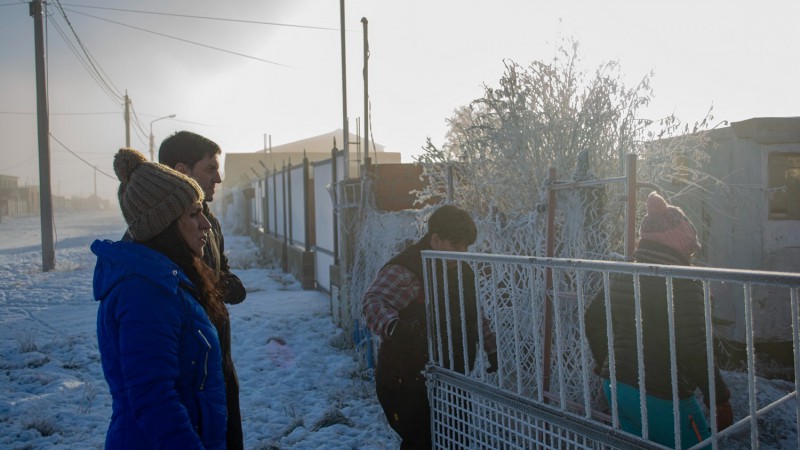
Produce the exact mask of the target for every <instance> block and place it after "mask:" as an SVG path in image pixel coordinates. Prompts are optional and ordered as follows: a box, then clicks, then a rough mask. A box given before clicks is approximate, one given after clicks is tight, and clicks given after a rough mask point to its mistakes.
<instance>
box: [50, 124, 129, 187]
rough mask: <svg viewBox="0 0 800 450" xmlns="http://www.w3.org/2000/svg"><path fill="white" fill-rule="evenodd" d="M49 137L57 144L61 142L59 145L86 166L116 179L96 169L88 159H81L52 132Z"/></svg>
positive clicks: (113, 177)
mask: <svg viewBox="0 0 800 450" xmlns="http://www.w3.org/2000/svg"><path fill="white" fill-rule="evenodd" d="M50 137H51V138H53V140H54V141H56V142H58V143H59V144H61V146H62V147H64V149H66V150H67V151H68V152H70V153H72V154H73V155H74V156H75V157H76V158H78V159H80V160H81V161H82V162H83V163H84V164H86V165H87V166H89V167H91V168H92V169H94V170H96V171H98V172H100V173H102V174H103V175H105V176H107V177H108V178H111V179H112V180H115V181H116V179H117V177H115V176H112V175H109V174H107V173H105V172H103V171H102V170H100V169H98V168H97V166H95V165H94V164H92V163H90V162H89V161H87V160H85V159H83V158H82V157H81V156H80V155H78V154H77V153H75V152H73V151H72V150H70V148H69V147H67V146H66V145H64V143H63V142H61V141H59V140H58V139H57V138H56V137H55V136H53V133H50Z"/></svg>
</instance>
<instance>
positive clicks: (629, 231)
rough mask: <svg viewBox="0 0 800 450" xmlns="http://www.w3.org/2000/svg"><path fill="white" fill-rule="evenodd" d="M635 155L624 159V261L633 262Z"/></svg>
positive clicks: (634, 240) (634, 241) (634, 237)
mask: <svg viewBox="0 0 800 450" xmlns="http://www.w3.org/2000/svg"><path fill="white" fill-rule="evenodd" d="M636 187H637V186H636V155H635V154H634V153H629V154H628V156H627V157H626V159H625V196H626V203H625V261H633V251H634V247H635V245H636Z"/></svg>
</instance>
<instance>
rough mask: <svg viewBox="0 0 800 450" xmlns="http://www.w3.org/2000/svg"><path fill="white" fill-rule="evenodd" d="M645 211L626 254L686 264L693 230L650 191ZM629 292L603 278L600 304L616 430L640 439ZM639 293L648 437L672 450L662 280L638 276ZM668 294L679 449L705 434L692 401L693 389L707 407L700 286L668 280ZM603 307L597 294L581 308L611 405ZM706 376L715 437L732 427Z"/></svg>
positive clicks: (719, 387) (619, 280)
mask: <svg viewBox="0 0 800 450" xmlns="http://www.w3.org/2000/svg"><path fill="white" fill-rule="evenodd" d="M646 210H647V214H646V215H645V216H644V218H643V219H642V223H641V226H640V228H639V242H638V243H637V246H636V250H635V253H634V258H635V260H636V262H640V263H647V264H666V265H685V266H688V265H691V259H692V258H693V256H694V255H695V253H697V251H698V250H700V243H699V242H698V240H697V231H696V230H695V227H694V225H692V223H691V222H690V221H689V219H688V218H687V217H686V215H685V214H684V213H683V211H682V210H681V209H680V208H679V207H677V206H674V205H670V204H669V203H667V202H666V200H664V198H663V197H662V196H660V195H659V194H658V193H656V192H652V193H651V194H650V195H649V196H648V197H647V205H646ZM634 289H635V288H634V282H633V278H632V276H631V275H626V274H612V275H611V290H610V292H611V296H610V298H609V299H608V301H610V302H611V322H612V323H611V325H612V330H613V331H612V332H613V334H614V336H613V337H614V356H615V367H616V381H617V406H618V408H619V419H620V426H621V427H622V429H623V430H624V431H627V432H629V433H632V434H636V435H638V436H642V434H643V433H642V431H643V430H642V429H643V425H642V412H641V410H640V401H639V372H638V367H639V361H638V352H637V348H636V342H637V338H636V320H635V319H636V311H635V302H634V292H635V290H634ZM639 291H640V294H641V308H642V311H641V314H642V316H641V318H642V334H643V336H642V339H643V345H644V351H643V354H644V361H643V364H644V369H645V371H644V374H645V376H644V379H645V391H646V393H647V429H648V437H649V439H650V440H652V441H655V442H658V443H660V444H663V445H666V446H668V447H671V448H674V447H675V433H674V430H675V427H674V414H673V405H672V380H671V373H672V367H671V364H670V352H669V348H670V335H669V331H668V329H669V328H668V327H669V323H668V317H667V294H668V293H667V283H666V282H665V280H664V278H663V277H652V276H643V277H641V279H640V290H639ZM672 295H673V302H674V313H675V315H674V319H675V321H674V323H675V344H676V356H677V371H678V374H677V375H678V393H677V394H678V395H677V396H678V410H679V414H678V417H679V420H680V432H681V438H680V439H681V447H682V448H689V447H691V446H693V445H694V444H697V443H698V442H700V441H702V440H704V439H706V438H708V437H709V436H710V435H711V432H710V429H709V425H708V422H707V421H706V418H705V416H704V414H703V411H702V409H701V407H700V405H699V403H698V402H697V400H696V399H695V396H694V391H695V389H697V388H699V389H700V391H701V392H702V393H703V398H704V402H705V403H706V405H707V406H710V400H709V399H710V389H709V382H708V370H709V368H708V363H707V361H708V358H707V351H708V349H707V348H706V327H705V309H704V292H703V285H702V283H701V282H700V281H697V280H689V279H681V278H676V279H674V280H673V281H672ZM605 302H606V298H605V294H604V292H603V291H602V290H601V292H600V293H599V294H598V295H597V296H595V297H594V298H593V299H592V301H591V302H590V304H589V307H588V308H587V309H586V313H585V317H586V337H587V339H588V341H589V346H590V348H591V351H592V355H593V356H594V360H595V363H596V368H595V372H596V373H597V374H598V375H600V376H601V377H603V388H604V389H603V391H604V393H605V395H606V398H607V399H608V402H609V404H611V401H612V399H611V384H610V383H611V380H610V375H609V373H610V372H609V358H608V350H609V348H608V336H607V334H606V329H607V328H606V309H605ZM712 370H713V374H714V385H715V387H716V389H715V390H716V398H714V404H715V406H716V408H715V409H716V425H717V430H722V429H724V428H727V427H728V426H730V425H731V424H732V423H733V410H732V409H731V405H730V402H729V398H730V391H729V390H728V387H727V386H726V385H725V381H724V380H723V379H722V376H721V374H720V371H719V368H718V367H717V365H716V364H714V367H713V368H712Z"/></svg>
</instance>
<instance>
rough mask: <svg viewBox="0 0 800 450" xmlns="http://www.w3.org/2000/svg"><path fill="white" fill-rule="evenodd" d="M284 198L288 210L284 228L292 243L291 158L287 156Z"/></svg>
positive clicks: (292, 243)
mask: <svg viewBox="0 0 800 450" xmlns="http://www.w3.org/2000/svg"><path fill="white" fill-rule="evenodd" d="M286 199H287V200H286V210H287V211H288V212H287V213H286V214H287V215H288V217H287V218H286V220H287V223H288V224H289V225H288V227H289V228H287V229H286V235H287V236H288V237H289V244H291V245H294V230H293V220H292V209H293V208H292V158H289V165H288V166H286Z"/></svg>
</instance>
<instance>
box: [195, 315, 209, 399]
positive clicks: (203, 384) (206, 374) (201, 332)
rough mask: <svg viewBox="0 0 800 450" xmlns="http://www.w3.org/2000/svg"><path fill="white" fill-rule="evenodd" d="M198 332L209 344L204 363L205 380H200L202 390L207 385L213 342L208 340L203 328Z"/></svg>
mask: <svg viewBox="0 0 800 450" xmlns="http://www.w3.org/2000/svg"><path fill="white" fill-rule="evenodd" d="M197 333H198V334H199V335H200V337H201V338H203V341H204V342H205V343H206V345H207V346H208V350H206V358H205V362H204V364H203V381H202V382H200V390H201V391H202V390H203V389H204V388H205V386H206V379H207V378H208V354H209V353H211V344H210V343H209V342H208V339H206V337H205V335H204V334H203V331H202V330H197Z"/></svg>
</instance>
